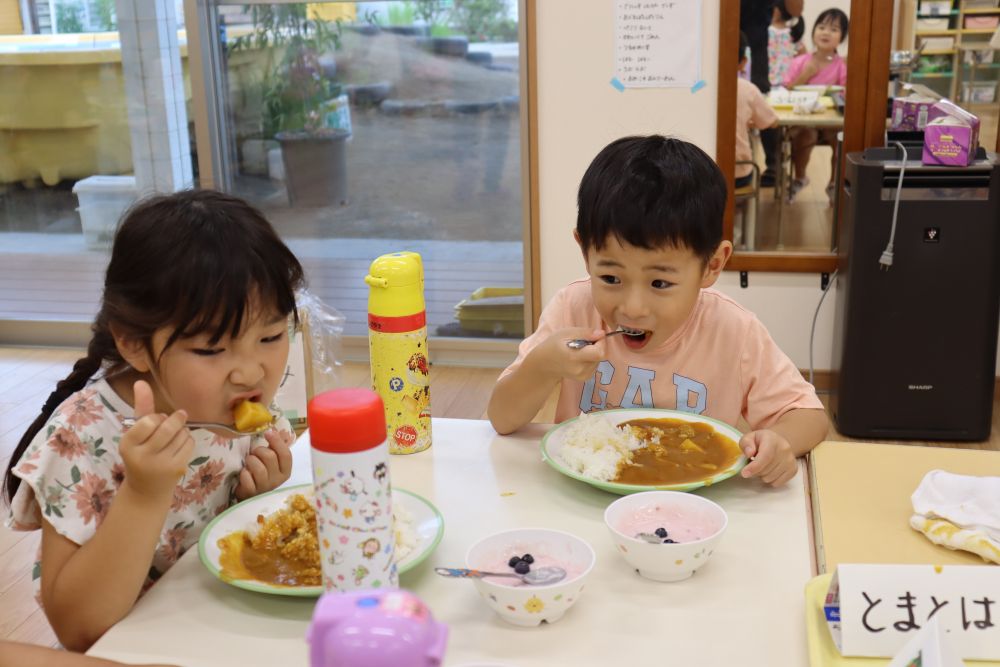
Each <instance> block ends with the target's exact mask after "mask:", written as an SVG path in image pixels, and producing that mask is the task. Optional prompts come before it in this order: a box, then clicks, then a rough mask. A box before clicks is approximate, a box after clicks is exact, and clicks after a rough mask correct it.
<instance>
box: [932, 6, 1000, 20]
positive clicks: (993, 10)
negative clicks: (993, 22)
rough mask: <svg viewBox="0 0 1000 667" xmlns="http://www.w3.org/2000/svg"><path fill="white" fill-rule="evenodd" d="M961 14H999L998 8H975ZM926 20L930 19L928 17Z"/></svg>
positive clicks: (999, 8)
mask: <svg viewBox="0 0 1000 667" xmlns="http://www.w3.org/2000/svg"><path fill="white" fill-rule="evenodd" d="M962 13H963V14H1000V7H976V8H973V9H965V10H963V11H962ZM927 18H931V16H930V15H928V16H927Z"/></svg>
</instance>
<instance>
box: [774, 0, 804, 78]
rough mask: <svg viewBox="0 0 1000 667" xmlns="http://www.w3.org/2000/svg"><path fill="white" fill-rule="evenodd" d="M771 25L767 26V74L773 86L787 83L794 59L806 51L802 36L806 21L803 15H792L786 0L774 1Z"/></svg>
mask: <svg viewBox="0 0 1000 667" xmlns="http://www.w3.org/2000/svg"><path fill="white" fill-rule="evenodd" d="M772 12H773V14H772V18H771V25H769V26H768V27H767V75H768V80H769V81H770V82H771V86H773V87H775V88H777V87H779V86H784V85H785V74H787V73H788V68H789V67H790V66H791V64H792V59H794V58H795V57H796V56H798V55H800V54H802V53H805V50H806V47H805V44H803V43H802V36H803V35H804V34H805V31H806V22H805V19H803V18H802V17H801V16H792V14H791V12H789V11H788V8H787V7H786V6H785V0H778V1H777V2H776V3H774V9H773V10H772Z"/></svg>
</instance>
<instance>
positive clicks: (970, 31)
mask: <svg viewBox="0 0 1000 667" xmlns="http://www.w3.org/2000/svg"><path fill="white" fill-rule="evenodd" d="M996 31H997V29H996V28H963V29H962V31H961V32H962V34H963V35H992V34H993V33H995V32H996ZM984 45H985V46H986V47H987V48H989V43H985V42H984Z"/></svg>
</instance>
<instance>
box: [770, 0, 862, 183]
mask: <svg viewBox="0 0 1000 667" xmlns="http://www.w3.org/2000/svg"><path fill="white" fill-rule="evenodd" d="M848 27H849V22H848V20H847V14H845V13H844V12H842V11H840V10H839V9H827V10H825V11H824V12H823V13H821V14H820V15H819V16H818V17H817V18H816V25H814V26H813V31H812V40H813V46H815V47H816V51H815V52H814V53H811V54H810V53H804V54H802V55H801V56H798V57H797V58H795V59H794V60H793V61H792V64H791V66H790V67H789V68H788V73H787V74H786V75H785V87H787V88H794V87H795V86H801V85H804V84H809V85H826V86H846V85H847V63H846V62H845V61H844V59H843V58H841V57H840V54H838V53H837V47H839V46H840V43H841V42H843V41H844V40H845V39H847V29H848ZM820 138H822V139H823V141H824V143H828V144H830V145H831V146H834V145H836V141H837V130H833V129H824V130H822V131H818V130H816V129H815V128H811V127H800V128H796V129H795V131H794V132H793V133H792V165H794V167H795V177H794V180H793V181H792V184H791V187H790V189H789V192H788V199H789V201H791V200H792V199H793V198H794V197H795V194H796V193H797V192H799V191H800V190H801V189H802V188H804V187H805V186H806V185H808V184H809V179H808V178H807V177H806V168H807V167H808V166H809V158H810V156H811V155H812V150H813V147H814V146H815V145H816V143H817V142H818V141H819V139H820ZM835 159H836V151H834V157H833V158H831V160H830V182H829V183H828V184H827V194H828V195H830V194H832V192H833V174H834V168H833V161H834V160H835Z"/></svg>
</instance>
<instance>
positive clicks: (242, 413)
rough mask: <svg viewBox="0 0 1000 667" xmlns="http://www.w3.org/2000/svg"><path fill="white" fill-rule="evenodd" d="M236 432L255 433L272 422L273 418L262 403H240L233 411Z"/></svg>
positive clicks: (248, 401)
mask: <svg viewBox="0 0 1000 667" xmlns="http://www.w3.org/2000/svg"><path fill="white" fill-rule="evenodd" d="M233 421H234V422H235V426H236V430H237V431H256V430H258V429H260V428H263V427H264V426H267V425H268V424H270V423H271V422H273V421H274V416H273V415H272V414H271V411H270V410H268V409H267V406H265V405H264V404H263V403H258V402H257V401H251V400H246V401H242V402H240V403H239V405H237V406H236V407H235V408H234V409H233Z"/></svg>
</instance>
